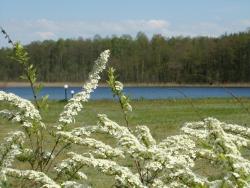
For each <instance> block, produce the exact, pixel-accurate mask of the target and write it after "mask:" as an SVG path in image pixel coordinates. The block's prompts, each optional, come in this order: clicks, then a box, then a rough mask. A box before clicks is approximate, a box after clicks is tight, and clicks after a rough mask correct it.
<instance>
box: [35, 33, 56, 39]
mask: <svg viewBox="0 0 250 188" xmlns="http://www.w3.org/2000/svg"><path fill="white" fill-rule="evenodd" d="M36 34H37V35H38V36H39V37H40V38H42V39H51V38H54V37H55V36H56V35H55V34H54V33H52V32H36Z"/></svg>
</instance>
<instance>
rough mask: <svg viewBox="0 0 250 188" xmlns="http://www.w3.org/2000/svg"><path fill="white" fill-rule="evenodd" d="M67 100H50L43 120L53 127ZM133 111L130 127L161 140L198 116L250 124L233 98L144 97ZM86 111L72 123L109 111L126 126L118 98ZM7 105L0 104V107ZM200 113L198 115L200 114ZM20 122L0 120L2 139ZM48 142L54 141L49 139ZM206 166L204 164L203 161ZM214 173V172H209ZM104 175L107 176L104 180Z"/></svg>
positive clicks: (102, 182) (89, 121)
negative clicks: (138, 127)
mask: <svg viewBox="0 0 250 188" xmlns="http://www.w3.org/2000/svg"><path fill="white" fill-rule="evenodd" d="M241 100H242V102H244V105H245V107H247V108H250V99H241ZM65 104H66V103H65V102H59V101H49V106H50V107H49V110H48V111H43V112H42V115H43V117H44V121H45V123H46V124H47V125H48V126H53V125H54V124H55V123H56V122H55V120H56V119H58V116H59V114H60V112H61V111H62V109H63V106H64V105H65ZM131 104H132V106H133V108H134V111H133V113H132V114H131V115H129V122H130V127H132V128H133V127H134V126H135V125H138V124H139V125H147V126H148V127H149V128H150V130H151V132H152V135H153V136H154V137H155V138H156V139H157V140H162V139H163V138H165V137H166V136H167V135H173V134H177V133H178V131H179V128H180V127H181V126H182V125H183V124H184V123H185V122H187V121H197V120H200V117H199V116H202V117H203V118H204V117H208V116H213V117H216V118H218V119H219V120H221V121H226V122H228V123H237V124H240V125H246V126H249V122H250V115H249V114H248V113H247V112H246V110H244V109H243V108H242V106H241V105H240V104H239V103H238V102H237V101H235V100H234V99H232V98H231V99H230V98H228V99H196V100H192V104H193V106H194V107H192V105H191V104H190V101H189V100H141V101H131ZM84 106H85V107H84V110H83V112H81V113H80V114H79V116H78V119H77V122H81V123H80V124H75V125H72V126H75V127H76V126H85V125H93V124H95V123H96V121H97V118H96V114H98V113H106V114H107V115H108V117H109V118H110V119H112V120H115V121H117V122H118V123H119V124H120V125H125V122H124V120H123V118H122V116H123V114H122V112H121V110H120V107H119V104H117V101H106V100H105V101H90V102H89V103H86V104H85V105H84ZM5 107H6V106H4V105H1V110H2V109H5ZM198 114H199V115H198ZM18 126H20V125H15V124H10V123H9V122H8V121H6V120H3V119H0V128H1V133H0V137H1V138H0V139H2V138H3V137H4V136H6V134H7V133H8V132H9V131H10V130H16V128H17V127H18ZM98 139H101V140H103V141H104V142H106V143H109V138H107V137H105V138H103V136H101V135H100V137H99V138H98ZM47 142H48V143H53V142H52V141H50V140H47ZM203 166H204V164H203ZM197 168H201V169H202V171H203V173H205V174H209V173H211V171H212V170H211V169H209V168H208V167H206V168H203V167H197ZM86 173H87V174H88V175H90V178H91V179H92V178H93V180H94V181H91V182H94V184H93V187H108V185H110V183H111V182H110V180H109V178H108V177H106V176H100V174H99V173H97V172H96V171H95V170H87V171H86ZM210 175H211V174H210ZM103 178H105V179H103Z"/></svg>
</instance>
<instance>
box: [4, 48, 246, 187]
mask: <svg viewBox="0 0 250 188" xmlns="http://www.w3.org/2000/svg"><path fill="white" fill-rule="evenodd" d="M15 47H16V48H15V50H16V54H17V58H19V59H21V58H20V57H24V54H25V50H23V48H22V46H21V45H16V46H15ZM109 53H110V52H109V51H108V50H106V51H104V52H103V53H101V55H100V57H99V58H98V59H97V61H96V63H95V66H94V68H93V71H92V72H90V74H89V80H88V81H87V82H86V83H85V85H84V87H83V90H82V91H81V92H79V93H77V94H75V95H74V96H73V98H72V99H70V100H69V101H68V103H67V104H66V105H65V107H64V110H63V112H62V113H61V114H60V116H59V119H58V123H57V125H55V126H54V127H53V129H51V127H47V125H46V124H45V123H43V119H42V117H41V115H40V114H41V113H40V111H41V108H42V106H44V105H42V104H41V103H39V102H38V101H36V100H35V101H36V102H35V104H33V103H31V102H30V101H28V100H25V99H22V98H20V97H18V96H16V95H14V94H11V93H6V92H4V91H0V102H2V103H5V104H8V105H9V106H11V107H12V108H8V109H3V110H2V111H0V114H1V115H2V116H3V117H4V118H6V119H8V120H11V121H14V122H17V123H19V124H20V126H21V130H18V131H16V132H13V133H10V134H9V135H8V136H7V137H6V138H5V139H4V141H3V142H2V143H1V146H0V159H1V160H0V179H1V187H6V186H17V185H19V186H20V187H24V186H28V187H89V186H90V183H89V180H88V178H87V174H85V169H86V168H94V169H96V170H98V171H100V172H101V173H103V174H106V175H109V176H112V177H114V182H115V184H114V186H115V187H144V188H146V187H150V188H151V187H152V188H153V187H249V186H250V185H249V178H250V176H249V175H250V163H249V160H248V159H247V158H245V157H244V155H242V152H243V151H244V150H243V149H244V148H246V149H248V147H249V136H250V129H248V128H246V127H243V126H239V125H231V124H227V123H224V122H220V121H219V120H217V119H214V118H206V119H204V120H202V121H199V122H191V123H186V124H185V125H184V126H183V128H182V129H181V133H180V134H179V135H175V136H169V137H166V138H165V139H164V140H162V141H160V142H157V141H156V140H155V139H154V138H153V136H152V135H151V133H150V130H149V129H148V127H147V126H144V125H138V126H137V127H136V128H135V129H131V126H130V124H129V120H128V116H129V114H130V113H131V112H132V106H131V105H130V101H129V98H128V97H127V96H126V95H125V94H124V93H123V84H122V83H121V82H119V81H117V80H116V76H115V71H114V69H112V68H110V69H109V71H108V77H109V80H108V84H109V86H110V87H111V90H112V92H113V94H114V97H116V99H117V101H118V103H119V105H120V107H121V110H122V112H123V117H122V118H123V119H124V126H121V125H118V124H117V123H116V122H114V121H112V120H111V119H110V118H108V117H107V115H105V114H98V115H97V119H98V122H97V124H96V125H91V126H90V125H83V126H81V127H72V125H73V124H74V123H75V121H76V120H75V118H76V116H77V115H78V113H79V112H80V111H81V110H82V109H83V103H84V102H87V101H88V99H89V98H90V94H91V92H93V90H94V89H95V88H96V87H97V85H98V80H99V79H100V76H99V75H100V73H101V72H102V71H103V70H104V69H105V68H106V63H107V61H108V57H109ZM25 57H26V55H25ZM26 61H28V58H24V59H21V63H22V64H24V65H25V66H26V65H28V64H27V62H26ZM26 67H28V68H27V69H25V70H27V74H26V76H27V78H30V80H31V85H32V84H34V83H35V71H34V69H33V67H31V68H30V66H26ZM34 94H35V93H34ZM35 96H36V95H35ZM45 106H46V105H45ZM46 133H49V135H50V137H52V140H53V141H54V142H53V143H52V144H50V145H49V144H47V142H46V140H45V138H44V137H45V135H46ZM96 134H103V135H108V136H109V137H110V138H112V139H113V143H112V144H110V145H109V144H107V143H104V142H103V141H101V140H97V139H96V138H95V135H96ZM50 140H51V139H50ZM74 145H76V146H77V149H74V147H73V146H74ZM80 148H82V149H80ZM83 148H84V149H83ZM63 152H67V157H64V156H63V155H62V154H63ZM198 160H205V161H208V163H210V164H211V165H213V166H215V167H216V168H217V169H221V173H220V175H218V176H216V177H213V178H211V177H206V176H202V175H201V174H199V173H198V172H196V171H195V170H194V167H195V164H196V161H198ZM124 161H126V162H127V164H125V163H124ZM20 164H22V165H20ZM18 167H19V168H18ZM17 182H18V183H17Z"/></svg>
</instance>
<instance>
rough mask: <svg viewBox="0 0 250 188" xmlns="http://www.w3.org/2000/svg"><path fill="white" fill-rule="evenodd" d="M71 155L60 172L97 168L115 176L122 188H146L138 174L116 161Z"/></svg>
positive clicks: (60, 168)
mask: <svg viewBox="0 0 250 188" xmlns="http://www.w3.org/2000/svg"><path fill="white" fill-rule="evenodd" d="M69 155H70V156H71V157H70V158H69V159H66V160H65V161H64V162H63V163H61V165H60V166H59V167H58V168H57V170H58V171H59V172H62V171H63V170H65V169H68V168H69V167H70V166H71V167H76V166H87V167H91V168H95V169H96V170H98V171H101V172H102V173H104V174H107V175H112V176H115V179H116V180H117V183H118V184H119V185H120V186H122V187H123V186H125V187H138V188H140V187H142V188H143V187H145V186H143V184H142V183H141V181H140V179H139V176H138V174H133V173H132V172H131V171H130V170H129V169H128V168H127V167H122V166H120V165H118V164H117V163H116V162H114V161H111V160H106V159H96V158H94V157H93V156H90V157H85V156H82V155H79V154H76V153H73V152H70V153H69ZM69 164H70V165H69Z"/></svg>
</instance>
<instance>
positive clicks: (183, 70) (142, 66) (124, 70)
mask: <svg viewBox="0 0 250 188" xmlns="http://www.w3.org/2000/svg"><path fill="white" fill-rule="evenodd" d="M25 47H26V48H27V50H28V52H29V55H30V61H31V62H32V63H33V64H34V65H35V67H36V68H37V73H38V80H39V81H45V82H55V81H70V82H74V81H77V82H78V81H83V80H86V79H87V76H88V73H89V72H90V70H91V69H92V66H93V61H94V60H95V59H96V58H97V57H98V55H99V53H100V52H101V51H103V50H104V49H110V50H111V54H112V55H111V59H110V63H109V64H110V65H111V66H113V67H115V69H117V71H118V73H119V79H120V80H121V81H123V82H130V83H163V82H175V83H209V84H213V83H228V82H242V83H243V82H250V31H247V32H240V33H235V34H230V35H226V34H225V35H222V36H220V37H218V38H209V37H194V38H190V37H171V38H166V37H163V36H162V35H154V36H153V37H152V38H151V39H149V38H148V37H147V36H146V35H145V34H144V33H142V32H139V33H138V34H137V36H136V37H135V38H132V37H131V36H130V35H123V36H121V37H117V36H113V37H110V38H101V37H100V36H98V35H97V36H95V37H94V38H93V39H82V38H78V39H74V40H73V39H66V40H64V39H59V40H57V41H53V40H45V41H42V42H40V41H35V42H32V43H30V44H28V45H26V46H25ZM11 53H12V50H11V49H9V48H1V49H0V81H19V80H20V78H19V76H20V75H21V71H22V70H21V67H20V66H19V65H18V64H17V63H15V62H14V61H13V60H12V59H11V58H10V56H11ZM104 79H105V76H104Z"/></svg>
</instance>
